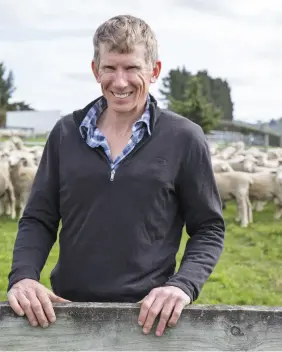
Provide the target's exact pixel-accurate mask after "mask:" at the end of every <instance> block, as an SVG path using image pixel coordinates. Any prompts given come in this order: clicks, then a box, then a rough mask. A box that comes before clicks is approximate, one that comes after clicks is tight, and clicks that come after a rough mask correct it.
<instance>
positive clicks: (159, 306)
mask: <svg viewBox="0 0 282 352" xmlns="http://www.w3.org/2000/svg"><path fill="white" fill-rule="evenodd" d="M190 303H191V300H190V297H189V296H188V295H186V293H185V292H184V291H182V290H181V289H180V288H178V287H175V286H164V287H158V288H154V289H153V290H152V291H151V292H150V293H149V294H148V296H146V297H145V298H143V300H142V301H141V309H140V314H139V317H138V324H139V325H140V326H143V332H144V334H148V333H149V332H150V331H151V328H152V326H153V324H154V321H155V319H156V317H157V316H158V315H159V314H160V320H159V324H158V326H157V329H156V335H157V336H162V334H163V332H164V330H165V328H166V325H168V326H169V327H174V326H175V325H176V324H177V321H178V319H179V318H180V315H181V313H182V310H183V308H184V307H185V306H186V305H188V304H190Z"/></svg>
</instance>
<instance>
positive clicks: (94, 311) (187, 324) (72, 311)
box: [0, 302, 282, 351]
mask: <svg viewBox="0 0 282 352" xmlns="http://www.w3.org/2000/svg"><path fill="white" fill-rule="evenodd" d="M54 307H55V312H56V315H57V321H56V323H55V324H53V325H51V326H49V327H48V328H47V329H43V328H41V327H36V328H34V327H31V326H30V325H29V324H28V322H27V320H26V318H24V317H18V316H17V315H15V314H14V312H13V311H12V309H11V308H10V307H9V305H8V304H7V303H6V302H2V303H0V350H1V351H15V350H20V351H43V350H44V351H78V350H79V351H89V350H92V351H93V350H94V351H102V350H107V351H129V350H131V351H133V350H134V351H136V350H142V351H149V350H154V351H168V350H169V351H281V350H282V307H260V306H219V305H211V306H209V305H191V306H189V307H187V308H185V309H184V311H183V313H182V316H181V318H180V321H179V323H178V325H177V327H176V328H173V329H171V328H168V329H167V330H166V332H165V334H164V335H163V336H162V337H157V336H155V334H154V331H155V330H153V331H152V332H151V334H149V335H144V334H143V333H142V329H141V328H140V327H139V326H138V324H137V318H138V313H139V307H140V305H138V304H117V303H107V304H104V303H69V304H55V305H54Z"/></svg>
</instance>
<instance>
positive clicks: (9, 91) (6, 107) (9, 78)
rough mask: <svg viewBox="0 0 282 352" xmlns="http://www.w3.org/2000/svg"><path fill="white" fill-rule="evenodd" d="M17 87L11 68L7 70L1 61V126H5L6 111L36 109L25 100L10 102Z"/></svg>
mask: <svg viewBox="0 0 282 352" xmlns="http://www.w3.org/2000/svg"><path fill="white" fill-rule="evenodd" d="M15 90H16V88H15V86H14V75H13V72H12V71H11V70H10V71H9V72H6V68H5V66H4V63H3V62H0V126H1V127H3V126H5V123H6V111H15V110H34V109H33V108H32V107H30V106H29V104H26V103H25V102H24V101H19V102H13V103H12V102H10V100H11V98H12V96H13V93H14V92H15Z"/></svg>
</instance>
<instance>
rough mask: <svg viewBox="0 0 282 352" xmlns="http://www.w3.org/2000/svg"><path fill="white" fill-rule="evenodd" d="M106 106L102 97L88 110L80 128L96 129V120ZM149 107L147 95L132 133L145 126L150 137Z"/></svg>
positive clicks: (105, 101)
mask: <svg viewBox="0 0 282 352" xmlns="http://www.w3.org/2000/svg"><path fill="white" fill-rule="evenodd" d="M107 106H108V104H107V100H106V98H105V97H104V96H102V97H101V98H100V99H99V100H98V101H97V102H96V103H95V104H94V105H93V106H92V107H91V109H90V110H89V112H88V113H87V115H86V117H85V120H84V121H83V122H82V124H81V127H82V126H84V127H85V128H87V129H88V128H89V127H90V126H91V127H92V128H96V127H97V120H98V118H99V117H100V116H101V114H102V112H103V111H104V110H105V109H106V108H107ZM149 106H150V96H149V94H148V96H147V101H146V107H145V110H144V112H143V114H142V116H141V117H140V118H139V119H138V120H137V121H136V122H135V123H134V125H133V128H132V129H133V132H135V131H136V130H138V129H139V128H140V127H141V126H140V125H142V124H145V125H146V129H147V131H148V133H149V135H151V128H150V109H149ZM81 132H82V133H83V131H82V129H81Z"/></svg>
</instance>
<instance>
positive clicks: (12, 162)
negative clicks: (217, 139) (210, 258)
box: [0, 136, 282, 227]
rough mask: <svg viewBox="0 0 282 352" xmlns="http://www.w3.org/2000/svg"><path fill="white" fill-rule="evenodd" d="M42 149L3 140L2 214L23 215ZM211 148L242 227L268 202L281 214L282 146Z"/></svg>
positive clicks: (221, 187) (220, 179)
mask: <svg viewBox="0 0 282 352" xmlns="http://www.w3.org/2000/svg"><path fill="white" fill-rule="evenodd" d="M42 152H43V146H32V147H27V146H25V145H24V143H23V141H22V139H21V138H20V137H18V136H12V137H11V138H9V139H7V140H6V141H3V142H1V143H0V164H1V167H0V216H1V215H3V214H4V215H8V216H10V217H11V218H12V219H18V218H20V217H21V216H22V213H23V210H24V208H25V205H26V202H27V199H28V197H29V193H30V190H31V186H32V183H33V180H34V177H35V174H36V172H37V168H38V165H39V162H40V159H41V157H42ZM210 152H211V158H212V165H213V171H214V175H215V179H216V183H217V186H218V189H219V193H220V196H221V200H222V203H223V206H225V205H226V202H228V201H229V200H235V201H236V205H237V217H236V221H238V222H240V225H241V226H242V227H247V226H248V224H249V223H252V222H253V211H263V207H264V205H265V204H266V203H267V202H273V203H274V204H275V205H276V212H275V214H274V218H275V219H280V218H281V216H282V148H275V149H269V150H268V151H264V150H260V149H259V148H257V147H251V148H246V147H245V145H244V143H243V142H235V143H233V144H231V145H229V146H227V147H225V148H220V147H219V146H217V145H212V144H210Z"/></svg>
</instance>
